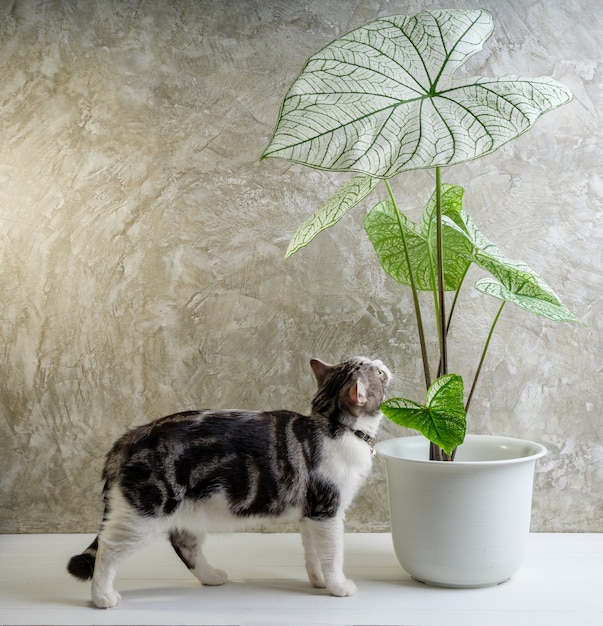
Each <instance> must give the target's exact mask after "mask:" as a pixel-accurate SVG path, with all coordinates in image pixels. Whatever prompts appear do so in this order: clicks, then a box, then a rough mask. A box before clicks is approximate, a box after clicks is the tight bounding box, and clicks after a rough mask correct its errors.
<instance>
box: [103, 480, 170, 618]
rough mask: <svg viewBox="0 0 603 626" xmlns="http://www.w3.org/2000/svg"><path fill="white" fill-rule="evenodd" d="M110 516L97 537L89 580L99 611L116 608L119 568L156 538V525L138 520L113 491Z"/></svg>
mask: <svg viewBox="0 0 603 626" xmlns="http://www.w3.org/2000/svg"><path fill="white" fill-rule="evenodd" d="M109 511H110V512H109V514H108V516H107V518H106V519H105V521H104V522H103V527H102V528H101V531H100V533H99V536H98V548H97V552H96V561H95V563H94V574H93V576H92V602H93V603H94V604H95V606H97V607H98V608H100V609H108V608H112V607H114V606H117V605H118V604H119V602H120V601H121V596H120V595H119V593H118V592H117V591H115V589H114V588H113V581H114V579H115V576H116V574H117V569H118V567H119V565H120V564H121V563H122V562H123V560H124V559H126V558H127V557H128V556H130V555H131V554H133V553H134V552H136V551H137V550H138V549H140V548H141V547H143V546H144V545H146V544H147V543H148V542H149V541H150V540H151V539H153V538H154V537H156V536H157V534H158V524H157V522H155V521H154V520H152V519H148V518H145V517H143V516H141V515H140V514H139V513H138V512H137V511H136V510H135V509H134V508H133V507H132V506H131V505H130V504H128V503H127V502H126V500H125V498H124V497H123V496H122V494H121V492H120V491H119V490H118V489H117V488H114V489H113V490H112V493H111V494H110V507H109Z"/></svg>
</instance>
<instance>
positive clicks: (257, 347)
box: [0, 0, 603, 532]
mask: <svg viewBox="0 0 603 626" xmlns="http://www.w3.org/2000/svg"><path fill="white" fill-rule="evenodd" d="M445 5H446V6H447V7H468V8H469V7H470V8H474V7H479V6H483V7H485V8H488V9H490V10H491V11H492V13H493V14H494V19H495V27H496V29H495V33H494V35H493V37H492V38H491V40H490V41H489V43H488V44H487V47H486V50H485V51H484V52H483V53H481V54H479V55H477V56H476V57H474V58H473V59H472V60H471V61H470V64H471V65H470V67H469V70H470V71H471V72H475V73H478V74H487V75H493V76H496V75H501V74H505V73H512V74H519V75H527V76H538V75H541V74H546V75H552V76H553V77H555V78H557V79H559V80H561V81H562V82H564V83H565V84H566V85H567V86H568V87H569V88H570V89H572V90H573V92H574V94H575V99H574V101H573V102H572V103H571V104H570V105H568V106H566V107H563V108H562V109H559V110H557V111H554V112H552V113H549V114H547V115H546V116H544V117H543V118H542V119H541V120H540V121H539V122H538V124H537V125H536V128H535V129H533V130H532V131H530V132H529V133H527V134H526V135H524V136H522V137H521V138H520V139H519V140H517V141H515V142H513V143H512V144H509V145H507V146H505V147H504V148H503V149H501V150H500V151H498V152H497V153H495V154H493V155H491V156H488V157H486V158H484V159H482V160H480V161H477V162H474V163H471V164H469V165H466V166H457V167H454V168H452V169H450V170H446V171H445V176H444V180H445V181H447V182H451V183H456V184H460V185H463V186H464V187H465V188H466V205H465V206H466V208H467V209H468V211H469V212H470V213H471V214H472V215H473V217H474V219H475V220H476V221H477V223H478V225H479V226H480V227H481V229H482V230H483V232H484V233H485V234H486V235H488V236H489V237H490V238H491V239H494V240H495V241H496V242H497V243H498V244H499V245H500V247H501V248H502V249H503V250H504V251H505V252H506V253H507V254H508V255H509V256H511V257H517V258H522V259H524V260H525V261H526V262H528V263H529V264H531V265H532V266H534V267H535V268H536V269H537V270H538V271H539V272H540V273H541V274H542V275H543V276H544V277H545V279H546V280H547V281H548V282H549V284H551V285H552V286H553V287H554V288H555V289H556V290H557V291H558V293H559V295H560V297H561V298H562V300H563V301H564V302H565V303H566V305H567V306H568V307H569V308H571V309H572V310H573V311H574V312H575V313H576V314H577V315H578V316H580V317H581V318H583V319H584V321H585V322H586V323H587V324H588V325H589V328H584V327H580V326H578V325H566V326H558V325H555V324H553V323H552V322H548V321H545V320H541V319H539V318H531V317H530V316H528V315H527V314H524V313H523V312H522V311H519V310H511V307H507V309H508V310H507V312H506V313H505V317H504V319H503V320H502V321H501V322H500V325H499V330H498V333H497V335H496V337H495V339H494V341H493V347H492V351H491V355H490V358H489V359H488V361H487V364H486V366H485V370H484V373H483V378H482V385H481V387H480V390H479V393H478V396H477V397H476V399H475V400H474V404H473V408H472V415H470V430H471V431H472V432H481V433H495V434H505V435H512V436H518V437H525V438H532V439H536V440H538V441H541V442H542V443H544V444H545V445H546V446H547V447H548V449H549V455H548V456H547V457H546V459H544V460H543V461H542V462H540V463H539V466H538V473H537V479H536V491H535V507H534V519H533V529H534V530H537V531H602V530H603V504H602V500H601V494H602V493H603V471H602V469H601V468H602V467H603V445H602V439H603V426H602V420H601V404H602V393H603V391H602V390H603V385H602V384H601V383H602V382H603V381H602V374H601V335H602V333H601V330H602V322H601V319H602V318H603V311H602V308H603V301H602V298H601V294H602V287H603V278H602V268H603V261H602V250H603V246H602V244H601V242H602V239H603V221H602V215H603V212H602V195H603V178H602V169H601V166H602V159H601V145H602V144H601V125H600V120H599V115H600V111H601V110H603V98H602V94H601V76H602V75H603V67H602V60H603V54H602V48H601V43H600V42H601V40H602V37H603V28H602V21H601V10H600V0H480V1H475V2H473V1H469V0H468V1H466V2H463V1H462V0H448V1H447V2H446V3H445ZM437 7H438V3H436V2H429V1H424V2H421V1H419V0H416V1H406V2H404V1H402V0H400V1H391V2H387V1H381V2H378V1H376V0H348V1H334V0H297V1H296V2H289V0H249V1H243V0H238V1H237V0H222V1H221V2H213V1H209V0H207V1H205V0H175V1H170V2H167V1H160V0H157V1H154V0H140V1H130V2H126V1H118V0H113V1H111V0H109V1H106V2H105V1H103V2H94V1H93V0H90V1H85V0H80V1H78V0H64V1H59V0H55V1H51V0H48V1H46V2H45V1H43V0H38V1H36V0H15V1H14V2H11V1H8V0H6V1H5V0H2V1H0V59H1V67H2V71H1V72H0V259H1V262H0V293H1V294H2V295H1V297H0V355H1V358H0V489H1V491H0V531H2V532H39V531H43V532H54V531H65V532H76V531H93V530H95V529H96V528H97V525H98V522H99V519H100V508H101V507H100V497H99V494H100V472H101V469H102V464H103V457H104V454H105V453H106V451H107V450H108V448H109V447H110V445H111V442H112V441H113V440H114V439H115V438H116V437H117V436H118V435H119V434H121V433H122V432H123V431H124V430H125V429H126V428H129V427H130V426H132V425H135V424H140V423H142V422H145V421H148V420H150V419H153V418H157V417H160V416H162V415H165V414H168V413H170V412H174V411H176V410H180V409H190V408H202V407H216V408H220V407H221V408H232V407H245V408H249V409H260V408H285V407H287V408H290V409H294V410H299V411H306V410H307V409H308V406H309V400H310V397H311V395H312V393H313V391H314V383H313V380H312V377H311V373H310V370H309V367H308V363H307V362H308V359H309V358H310V357H311V356H319V357H321V358H323V359H327V360H338V359H340V358H341V357H347V356H351V355H353V354H358V353H360V354H366V355H368V356H372V357H380V358H382V359H383V360H384V361H385V362H386V363H387V364H388V365H389V366H390V368H391V369H392V370H393V371H394V372H395V374H396V380H395V383H394V384H393V386H392V394H396V395H398V394H403V395H406V396H410V397H413V398H415V399H417V400H420V399H421V397H422V396H423V390H422V389H421V368H420V365H419V355H418V349H417V346H416V341H415V327H414V318H413V315H412V312H411V308H410V301H409V295H408V293H407V292H406V291H405V290H404V289H402V288H401V287H399V286H397V285H396V284H395V283H393V281H391V280H390V279H389V278H387V277H386V276H385V275H384V274H383V273H382V271H381V270H380V268H379V266H378V262H377V260H376V257H375V255H374V252H373V251H372V248H371V246H370V243H369V242H368V240H367V238H366V236H365V235H364V233H363V231H362V219H363V215H364V213H365V212H366V210H367V209H368V208H369V206H364V207H361V208H357V209H356V210H355V211H354V212H353V213H352V214H350V215H349V216H347V217H346V218H345V219H344V220H343V221H342V223H341V224H340V225H338V227H337V228H336V229H333V230H332V231H331V232H327V233H324V234H323V235H321V236H320V237H319V238H318V239H317V240H316V241H315V242H314V243H313V245H312V246H310V247H308V248H306V249H305V250H303V251H302V252H300V253H299V254H298V255H297V256H296V257H294V258H293V259H292V260H290V261H287V262H283V254H284V251H285V249H286V245H287V242H288V239H289V237H290V236H291V235H292V233H293V232H294V230H295V229H296V227H297V226H298V225H299V224H300V223H301V222H302V221H303V220H304V219H305V218H306V217H307V216H308V215H309V214H310V213H311V212H312V211H314V210H315V209H316V208H317V207H318V205H319V204H320V203H321V202H322V200H324V199H325V198H326V197H327V196H328V195H329V194H330V193H331V192H332V191H333V190H334V189H335V188H336V186H337V185H338V184H339V183H340V182H342V181H343V180H345V179H346V177H344V176H333V175H330V174H327V173H324V172H318V171H312V170H309V169H305V168H303V167H300V166H294V165H291V164H289V163H287V162H284V161H277V160H268V161H265V162H260V161H259V157H260V155H261V153H262V151H263V149H264V148H265V146H266V145H267V143H268V141H269V138H270V136H271V133H272V130H273V127H274V124H275V121H276V116H277V113H278V109H279V106H280V102H281V100H282V97H283V96H284V94H285V92H286V90H287V88H288V86H289V85H290V83H291V81H292V80H293V79H294V78H295V76H296V75H297V73H298V72H299V71H300V69H301V67H302V65H303V63H304V61H305V60H306V58H307V57H308V56H309V55H311V54H312V53H314V52H316V51H317V50H318V49H320V48H321V47H322V46H323V45H325V44H326V43H328V42H329V41H331V40H332V39H334V38H335V37H336V36H338V35H341V34H343V33H345V32H347V31H348V30H350V29H352V28H354V27H356V26H359V25H361V24H363V23H365V22H367V21H369V20H370V19H373V18H374V17H377V16H379V15H388V14H393V13H408V14H413V13H415V12H417V11H419V10H421V9H424V8H437ZM395 186H396V189H397V190H398V193H399V200H401V203H402V204H403V205H404V206H405V207H406V208H409V209H411V211H414V213H415V214H416V213H418V211H419V209H420V208H421V207H422V205H423V204H424V202H425V201H426V200H427V198H428V197H429V195H430V194H431V191H432V186H433V174H432V173H430V172H418V173H410V174H404V175H402V176H400V177H398V178H397V179H396V181H395ZM464 306H465V311H466V316H467V322H468V325H459V326H457V327H455V328H454V329H453V330H452V335H451V342H452V344H451V357H450V358H451V361H452V363H453V367H454V369H456V370H457V371H458V372H459V373H461V374H466V375H469V374H470V373H471V371H472V369H473V368H474V367H475V365H476V361H477V356H478V355H477V351H476V350H474V349H473V347H472V346H473V344H472V340H473V339H474V338H475V336H478V337H484V336H485V333H486V330H487V324H486V318H487V317H489V316H491V315H492V314H493V311H494V310H495V303H493V302H484V301H483V300H482V299H481V296H478V295H477V294H471V293H470V291H468V292H467V294H466V298H465V302H464ZM484 312H485V313H486V315H484ZM401 432H402V431H401V429H398V428H397V427H393V426H391V425H387V424H386V425H384V427H383V428H382V430H381V433H380V437H382V438H384V437H389V436H391V435H393V434H400V433H401ZM348 518H349V519H348V525H349V528H351V529H357V530H366V531H369V530H385V529H387V524H388V517H387V509H386V501H385V484H384V475H383V467H382V465H381V463H380V462H377V463H376V465H375V470H374V472H373V475H372V476H371V478H370V480H369V484H368V486H367V487H366V489H364V490H363V492H362V493H361V494H360V496H359V498H358V499H357V502H356V504H355V506H354V508H353V510H352V511H351V512H350V514H349V516H348Z"/></svg>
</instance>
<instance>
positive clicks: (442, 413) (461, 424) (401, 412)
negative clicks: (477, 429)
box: [381, 374, 467, 454]
mask: <svg viewBox="0 0 603 626" xmlns="http://www.w3.org/2000/svg"><path fill="white" fill-rule="evenodd" d="M463 393H464V390H463V379H462V378H461V377H460V376H458V375H457V374H446V375H445V376H440V378H438V379H436V380H435V381H434V382H433V384H432V385H431V387H429V389H428V390H427V398H426V403H425V405H424V406H421V405H420V404H417V403H416V402H413V401H412V400H407V399H405V398H392V399H390V400H386V401H385V402H384V403H383V404H382V405H381V410H382V411H383V414H384V415H385V416H386V417H388V418H389V419H390V420H391V421H392V422H394V423H396V424H398V425H400V426H405V427H406V428H413V429H415V430H418V431H419V432H420V433H421V434H422V435H424V436H425V437H427V439H429V441H431V442H432V443H434V444H436V445H437V446H438V447H440V448H441V449H442V450H444V452H445V453H446V454H451V453H452V451H453V450H454V449H455V448H456V447H457V446H460V445H461V443H463V441H464V440H465V431H466V425H467V416H466V413H465V407H464V404H463Z"/></svg>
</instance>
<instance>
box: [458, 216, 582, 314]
mask: <svg viewBox="0 0 603 626" xmlns="http://www.w3.org/2000/svg"><path fill="white" fill-rule="evenodd" d="M462 218H463V221H464V229H461V228H458V227H457V228H456V230H457V232H458V233H460V234H464V235H465V236H466V237H467V239H468V240H469V241H471V243H472V244H473V246H474V247H475V252H474V254H473V255H472V256H471V260H472V261H473V262H474V263H476V264H477V265H479V266H480V267H481V268H482V269H484V270H486V271H487V272H489V273H490V274H492V276H493V277H494V279H492V278H483V279H481V280H478V281H477V283H476V284H475V288H476V289H477V290H478V291H481V292H482V293H485V294H487V295H490V296H493V297H495V298H499V299H500V300H504V301H505V302H511V303H513V304H516V305H517V306H519V307H521V308H522V309H525V310H526V311H528V312H529V313H534V314H535V315H540V316H542V317H546V318H548V319H550V320H553V321H554V322H580V320H579V319H578V318H577V317H576V316H575V315H574V314H573V313H571V312H570V311H569V310H568V309H566V308H565V306H564V305H563V304H562V303H561V301H560V300H559V298H558V296H557V294H556V293H555V292H554V291H553V289H551V287H549V286H548V285H547V284H546V282H545V281H544V279H543V278H542V277H541V276H540V275H539V274H538V273H537V272H535V271H534V270H533V269H532V268H531V267H529V266H528V265H526V264H525V263H524V262H523V261H517V260H513V259H509V258H507V257H506V256H505V255H504V254H503V253H502V252H501V251H500V250H499V249H498V248H497V247H496V246H495V245H494V244H493V243H492V242H491V241H490V240H488V239H487V238H486V237H485V236H484V235H483V234H482V233H481V232H480V231H479V229H478V228H477V226H476V225H475V223H474V221H473V220H472V219H471V217H470V216H469V215H467V214H466V213H464V214H463V215H462ZM447 223H448V222H447ZM448 225H449V226H450V227H451V228H453V229H455V226H454V225H452V224H450V223H448Z"/></svg>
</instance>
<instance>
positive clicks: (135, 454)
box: [68, 357, 391, 608]
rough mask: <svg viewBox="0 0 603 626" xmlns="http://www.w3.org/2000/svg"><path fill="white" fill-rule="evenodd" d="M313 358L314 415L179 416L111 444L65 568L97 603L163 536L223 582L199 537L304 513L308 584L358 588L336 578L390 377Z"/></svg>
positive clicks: (380, 368) (106, 599)
mask: <svg viewBox="0 0 603 626" xmlns="http://www.w3.org/2000/svg"><path fill="white" fill-rule="evenodd" d="M310 364H311V367H312V370H313V372H314V375H315V377H316V380H317V382H318V391H317V392H316V395H315V396H314V399H313V401H312V411H311V415H310V416H306V415H300V414H299V413H293V412H291V411H267V412H251V411H212V410H204V411H186V412H183V413H177V414H175V415H170V416H168V417H164V418H162V419H159V420H157V421H154V422H151V423H150V424H147V425H144V426H140V427H138V428H135V429H133V430H131V431H129V432H128V433H126V434H125V435H123V436H122V437H121V438H120V439H118V440H117V442H116V443H115V444H114V446H113V448H112V449H111V451H110V452H109V454H108V455H107V460H106V463H105V469H104V472H103V478H104V481H105V486H104V502H105V513H104V519H103V523H102V525H101V529H100V531H99V534H98V536H97V537H96V539H95V540H94V542H93V543H92V544H91V545H90V546H89V547H88V548H87V549H86V550H85V551H84V552H83V553H82V554H79V555H77V556H74V557H73V558H72V559H71V560H70V561H69V565H68V570H69V572H70V573H71V574H72V575H73V576H75V577H76V578H79V579H80V580H90V579H92V600H93V602H94V604H95V605H96V606H97V607H100V608H108V607H113V606H116V605H117V604H118V603H119V601H120V599H121V598H120V595H119V593H118V592H117V591H115V590H114V589H113V580H114V578H115V575H116V573H117V568H118V566H119V564H120V563H121V562H122V561H123V559H124V558H126V557H127V556H129V555H130V554H132V553H133V552H134V551H135V550H136V549H138V548H140V547H141V546H143V545H145V544H146V543H147V542H148V541H150V540H152V539H155V538H157V537H160V536H168V537H169V539H170V541H171V543H172V546H173V547H174V550H175V551H176V553H177V554H178V556H179V557H180V558H181V559H182V561H183V562H184V563H185V565H186V566H187V567H188V568H189V569H190V570H191V572H192V573H193V574H194V575H195V576H196V577H197V578H198V579H199V581H200V582H201V583H202V584H204V585H221V584H223V583H224V582H225V581H226V579H227V576H226V574H225V573H224V572H223V571H221V570H218V569H214V568H213V567H212V566H211V565H210V564H209V563H208V562H207V561H206V559H205V557H204V556H203V553H202V550H201V548H202V544H203V539H204V537H205V535H206V534H207V533H210V532H230V531H232V530H236V529H238V528H241V527H242V526H244V525H245V523H246V522H247V523H248V522H250V521H253V522H257V521H264V522H265V521H269V520H292V519H293V520H300V529H301V535H302V542H303V546H304V550H305V560H306V569H307V572H308V576H309V579H310V582H311V583H312V585H313V586H315V587H326V588H327V590H328V591H329V592H330V593H332V594H333V595H335V596H349V595H352V594H354V593H355V592H356V586H355V585H354V583H353V582H352V581H351V580H348V579H346V578H345V576H344V573H343V522H344V514H345V511H346V509H347V508H348V507H349V505H350V503H351V502H352V499H353V498H354V496H355V494H356V492H357V491H358V489H359V487H360V486H361V485H362V483H363V481H364V480H365V478H366V477H367V475H368V473H369V471H370V469H371V462H372V448H371V445H370V442H371V439H372V438H373V437H374V436H375V434H376V432H377V428H378V426H379V421H380V419H381V412H380V410H379V406H380V405H381V403H382V402H383V400H384V396H385V390H386V387H387V385H388V383H389V381H390V378H391V374H390V372H389V370H388V369H387V367H385V366H384V365H383V363H382V362H381V361H371V360H370V359H366V358H363V357H354V358H352V359H349V360H347V361H343V362H342V363H339V364H337V365H328V364H326V363H323V362H322V361H319V360H317V359H312V361H311V362H310Z"/></svg>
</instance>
